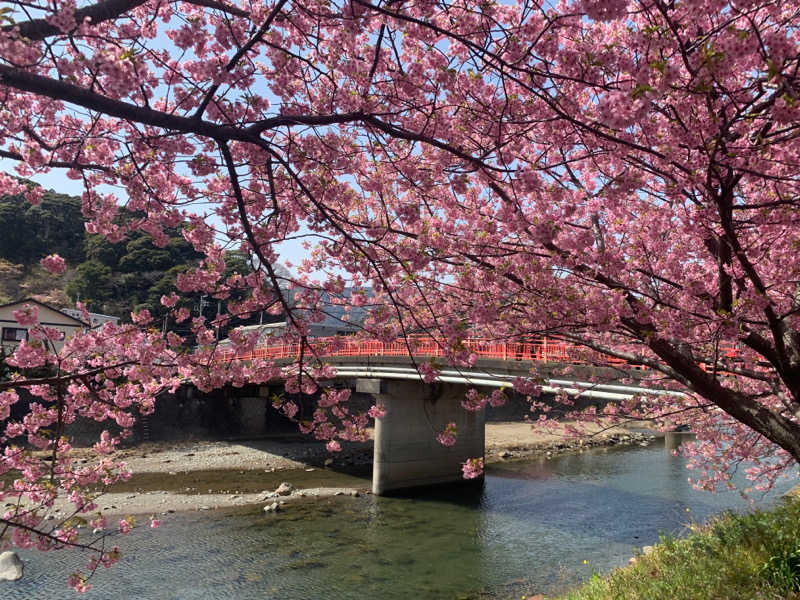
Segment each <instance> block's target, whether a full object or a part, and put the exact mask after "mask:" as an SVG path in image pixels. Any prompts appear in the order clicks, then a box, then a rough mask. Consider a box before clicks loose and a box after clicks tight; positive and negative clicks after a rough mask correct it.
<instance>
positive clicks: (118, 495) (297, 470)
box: [54, 422, 653, 517]
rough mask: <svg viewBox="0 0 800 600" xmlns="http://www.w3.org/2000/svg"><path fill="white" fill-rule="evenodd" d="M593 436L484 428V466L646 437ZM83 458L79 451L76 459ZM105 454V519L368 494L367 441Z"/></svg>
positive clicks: (191, 446)
mask: <svg viewBox="0 0 800 600" xmlns="http://www.w3.org/2000/svg"><path fill="white" fill-rule="evenodd" d="M566 426H567V425H566V424H565V425H563V426H562V427H566ZM594 433H595V434H596V435H595V436H594V437H591V438H588V439H583V440H567V439H565V438H564V437H563V435H561V434H559V433H558V432H556V433H545V432H542V431H536V430H533V429H532V428H531V425H530V424H528V423H519V422H510V423H508V422H491V423H487V424H486V461H487V463H493V462H504V461H509V460H519V459H526V458H531V457H534V456H544V457H548V458H550V457H553V456H556V455H558V454H563V453H569V452H583V451H585V450H587V449H589V448H592V447H598V446H615V445H628V444H640V445H647V444H649V443H650V442H651V441H652V439H653V436H652V435H648V434H644V433H641V432H640V431H633V430H629V429H625V428H621V427H617V428H613V429H609V430H607V431H605V430H602V429H601V428H600V427H599V426H598V427H596V428H595V429H594ZM79 452H80V451H79ZM88 457H89V454H88V452H86V458H85V459H84V460H88V459H89V458H88ZM112 457H113V458H114V459H115V460H122V461H125V463H126V464H127V465H128V467H129V468H130V469H131V471H132V472H133V475H132V477H131V478H130V479H129V480H128V481H126V482H122V483H119V484H117V485H115V486H113V487H111V488H110V489H109V490H108V491H106V492H105V493H104V494H103V495H102V496H101V497H100V498H99V499H98V502H97V503H98V505H99V507H100V510H101V512H103V514H106V515H108V516H117V515H125V514H164V513H170V512H176V511H192V510H213V509H218V508H230V507H236V506H244V505H248V504H259V503H261V504H265V506H271V505H272V504H273V503H274V502H279V503H284V504H285V503H290V502H296V501H303V500H304V499H308V498H312V497H319V496H331V495H356V494H369V493H370V492H369V489H370V486H371V462H372V442H371V441H370V442H364V443H358V444H344V445H343V449H342V451H341V452H338V453H330V452H327V451H326V450H325V446H324V444H322V443H320V442H317V441H309V440H308V438H304V437H301V436H299V435H290V436H283V437H281V438H272V439H258V440H238V441H181V442H175V443H144V444H140V445H138V446H135V447H131V448H124V449H121V450H119V451H117V452H116V453H114V455H113V456H112ZM284 482H286V483H289V484H291V485H292V486H294V488H296V491H295V492H294V493H293V494H289V495H285V496H281V497H280V498H277V499H276V498H275V497H274V496H273V493H274V491H275V490H276V489H277V488H278V487H279V486H280V485H281V484H282V483H284ZM279 506H280V504H279ZM67 508H68V507H67V506H66V505H57V506H56V510H57V511H58V512H57V513H55V514H54V516H55V517H58V516H60V515H63V514H64V511H65V510H67Z"/></svg>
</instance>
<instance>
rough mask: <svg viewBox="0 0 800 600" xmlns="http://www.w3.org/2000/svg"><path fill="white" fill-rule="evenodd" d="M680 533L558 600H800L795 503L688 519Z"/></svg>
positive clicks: (799, 512) (799, 508)
mask: <svg viewBox="0 0 800 600" xmlns="http://www.w3.org/2000/svg"><path fill="white" fill-rule="evenodd" d="M690 529H691V530H692V533H691V534H690V535H689V536H687V537H686V538H682V539H672V538H665V539H662V541H661V543H659V544H658V545H656V546H653V547H651V548H650V551H649V552H648V553H647V554H643V555H640V556H637V557H636V558H635V560H633V561H632V564H631V565H630V566H628V567H625V568H621V569H617V570H615V571H612V572H611V573H610V574H609V575H607V576H604V577H600V576H598V575H594V576H593V577H592V578H591V579H590V580H589V582H588V583H587V584H585V585H583V586H581V587H580V588H578V589H577V590H575V591H573V592H572V593H569V594H567V595H565V596H563V597H562V598H561V600H607V599H609V598H615V599H619V600H652V599H653V598H670V599H671V600H709V599H712V598H742V599H744V598H748V599H749V598H753V599H755V598H761V599H764V600H767V599H772V600H797V599H800V541H799V540H800V502H798V501H797V500H789V501H787V502H786V503H785V504H784V505H782V506H779V507H778V508H776V509H774V510H771V511H755V512H753V513H750V514H746V515H725V516H722V517H719V518H717V519H714V520H713V521H712V522H711V523H710V524H709V525H707V526H702V527H700V526H697V525H691V526H690Z"/></svg>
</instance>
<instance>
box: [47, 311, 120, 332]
mask: <svg viewBox="0 0 800 600" xmlns="http://www.w3.org/2000/svg"><path fill="white" fill-rule="evenodd" d="M61 312H63V313H66V314H68V315H70V316H71V317H75V318H76V319H80V318H82V317H83V311H80V310H78V309H77V308H62V309H61ZM89 319H90V320H91V325H92V329H94V328H95V327H100V326H101V325H103V324H104V323H113V324H114V325H119V317H112V316H111V315H101V314H100V313H93V312H90V313H89Z"/></svg>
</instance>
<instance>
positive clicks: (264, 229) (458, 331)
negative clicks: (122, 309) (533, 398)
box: [0, 0, 800, 587]
mask: <svg viewBox="0 0 800 600" xmlns="http://www.w3.org/2000/svg"><path fill="white" fill-rule="evenodd" d="M3 10H4V12H3V13H2V19H3V25H2V29H0V93H1V95H0V156H2V157H5V158H6V159H10V160H13V161H16V162H17V166H16V174H17V175H20V176H24V177H32V176H35V175H36V174H39V173H43V172H47V171H50V170H53V169H57V170H63V172H64V173H65V174H66V176H67V177H70V178H73V179H79V180H81V181H82V184H83V187H84V193H83V210H84V214H85V216H86V218H87V220H88V223H87V228H88V229H89V231H91V232H96V233H102V234H104V235H105V236H107V237H108V238H109V239H110V240H112V241H113V240H120V239H122V238H123V236H124V235H125V234H126V232H127V231H129V230H131V229H135V228H138V229H141V230H143V231H146V232H147V233H149V234H150V235H151V236H153V238H154V239H155V240H156V242H157V243H165V242H166V236H165V235H164V231H163V230H164V228H165V227H176V226H181V227H182V228H183V233H184V236H185V237H186V239H187V240H188V241H190V242H191V243H192V244H193V246H194V247H195V249H196V250H198V251H199V252H201V253H203V255H204V256H205V258H204V260H203V262H202V265H201V266H199V267H198V268H197V269H195V270H193V271H191V272H188V273H187V274H185V275H184V276H182V277H181V278H180V279H179V281H178V287H179V291H182V292H194V291H201V292H204V293H209V294H212V295H214V296H215V297H217V298H221V299H225V298H228V297H229V296H230V295H231V294H232V293H233V292H236V293H237V294H238V296H237V297H241V296H242V293H243V296H244V300H242V301H239V302H229V303H228V306H229V311H231V313H234V314H241V315H244V314H247V313H252V312H255V311H260V310H265V311H271V312H274V313H276V314H277V313H281V312H284V313H286V314H287V318H288V321H289V327H288V328H287V331H286V334H285V336H286V338H287V339H288V340H291V341H295V342H297V343H299V347H300V348H301V352H300V355H299V357H298V360H297V361H296V363H295V364H294V365H293V366H290V367H286V366H285V365H276V364H273V363H270V362H269V361H258V360H254V361H236V360H227V359H226V360H221V359H220V356H221V354H220V352H219V350H218V348H216V347H215V344H214V341H215V338H214V323H208V322H206V321H205V319H201V318H196V319H193V320H192V321H191V322H192V326H193V331H194V336H195V337H196V338H197V340H198V346H197V347H196V348H194V349H191V350H188V349H187V348H186V347H185V345H184V343H183V340H182V339H180V338H179V337H178V336H175V335H167V336H166V337H162V336H160V335H159V333H158V332H153V331H148V329H147V327H148V325H149V318H150V317H149V315H148V314H141V315H137V318H136V320H135V321H136V324H135V325H129V326H124V327H119V328H118V327H113V326H109V325H106V326H104V328H103V329H101V330H99V331H96V332H91V333H89V334H86V335H81V336H76V338H74V339H73V340H71V341H70V342H68V343H67V344H66V345H65V346H64V348H63V349H61V350H59V352H54V351H53V348H54V346H53V347H52V348H51V351H49V352H48V351H47V343H46V341H47V334H46V331H44V330H43V333H42V336H40V340H39V343H37V342H31V343H27V344H21V345H20V348H19V349H18V350H17V351H16V353H15V355H14V357H13V358H12V363H11V364H12V365H16V366H17V367H19V368H32V367H42V366H47V367H48V369H49V370H48V375H46V376H44V377H43V378H39V379H38V380H37V379H36V378H27V379H26V378H25V376H24V375H19V376H17V378H16V379H14V380H13V381H11V382H9V383H7V384H3V385H4V386H5V388H4V389H6V390H7V391H5V392H4V393H3V395H2V397H1V398H2V400H0V416H4V415H3V413H2V411H6V413H7V412H8V407H9V406H10V405H11V404H12V403H14V402H15V401H16V392H15V391H14V390H15V389H18V388H20V387H24V388H26V389H28V390H29V391H30V392H31V393H33V394H34V395H37V396H39V397H40V398H42V399H43V400H44V402H42V403H40V404H39V405H36V406H35V407H34V408H32V410H31V413H30V416H29V417H26V418H25V420H23V421H22V422H17V421H13V422H10V423H9V424H8V425H6V432H5V434H4V437H3V438H2V441H3V443H6V442H7V441H8V440H9V439H10V438H12V437H18V436H20V435H27V436H28V440H29V441H30V443H31V444H33V445H34V446H38V447H41V448H43V449H47V450H52V452H53V454H52V458H53V460H52V462H51V463H48V465H49V466H47V467H46V468H45V465H44V464H43V463H42V462H41V461H40V460H39V459H34V458H32V457H31V456H30V455H29V454H25V453H23V452H22V451H21V450H19V448H18V447H17V446H13V448H15V449H13V450H10V449H11V448H12V446H8V447H7V449H6V454H5V456H4V459H3V462H2V463H0V474H2V473H6V472H8V471H10V470H15V471H19V472H20V473H22V474H23V475H22V477H21V478H20V479H19V480H17V481H18V482H19V483H14V484H13V487H12V488H7V489H3V490H2V491H0V498H2V497H5V498H8V497H20V498H22V497H25V498H28V499H29V500H30V502H33V503H34V504H35V505H36V506H41V507H46V506H49V504H48V503H49V502H51V498H52V497H54V496H55V495H56V494H65V493H66V494H74V498H73V499H74V500H75V506H76V510H77V511H78V512H86V511H87V510H90V507H91V498H90V497H88V496H85V495H84V494H85V492H84V491H81V490H85V489H86V486H87V485H88V484H89V483H91V482H94V481H96V480H97V478H100V477H111V478H112V479H113V477H116V476H117V475H104V473H105V471H104V469H106V468H107V467H108V468H110V466H108V465H105V463H103V462H102V461H100V462H98V463H97V466H96V467H94V468H93V470H92V471H91V473H88V474H86V475H83V474H81V473H79V471H78V470H76V467H75V465H74V464H73V463H71V462H70V459H69V454H68V453H67V452H66V449H67V447H66V444H67V442H65V441H62V440H61V439H60V437H59V436H58V435H56V436H53V435H51V434H48V436H43V435H39V434H38V433H37V432H38V431H39V430H40V429H41V428H43V427H46V428H52V426H53V424H55V425H56V428H55V429H56V433H58V428H59V427H60V424H62V423H65V422H68V420H69V419H73V418H75V416H76V415H83V416H91V417H95V418H98V419H106V418H113V419H115V420H116V421H117V423H119V424H120V425H122V426H123V427H124V426H126V423H127V422H128V418H129V415H130V413H131V411H132V410H133V409H134V408H135V409H137V410H143V411H146V410H148V409H149V407H151V406H152V398H153V395H154V393H156V392H157V391H158V390H162V389H169V388H171V387H174V386H175V385H177V384H178V382H180V381H183V380H185V379H189V380H191V381H193V382H195V384H196V385H198V386H200V387H202V388H213V387H219V386H222V385H228V384H233V385H237V384H241V383H242V382H244V381H268V380H270V379H273V378H279V377H283V378H286V379H287V389H289V390H301V391H304V392H311V391H313V390H314V389H315V387H316V384H315V381H316V380H317V379H319V377H320V376H321V375H324V374H326V373H329V369H330V367H326V366H325V365H324V362H323V361H320V360H317V358H318V354H319V349H318V348H317V347H316V346H315V342H314V340H313V339H310V338H309V337H308V327H309V324H310V323H311V322H313V321H314V320H318V319H320V318H321V317H322V314H321V313H322V311H324V303H322V302H321V299H322V298H334V299H338V301H340V302H342V303H343V304H346V305H348V306H363V305H364V304H373V305H375V308H374V309H373V310H371V311H370V316H369V318H368V319H367V321H366V322H365V323H364V330H365V331H364V335H368V336H372V337H378V338H380V339H385V340H394V339H398V338H403V339H408V334H409V333H411V332H417V331H428V332H432V333H433V334H435V335H436V336H437V339H439V340H441V343H442V345H443V347H444V348H445V349H446V350H447V358H448V361H449V362H450V363H452V364H453V365H456V366H464V365H468V364H470V362H471V361H473V360H474V356H470V353H469V352H468V351H467V350H466V346H465V345H464V344H463V340H464V339H465V338H466V337H467V336H468V335H471V334H472V333H477V334H479V335H483V336H487V337H492V338H496V339H522V338H525V337H526V336H532V335H540V334H548V335H556V336H560V337H561V338H563V339H566V340H569V341H571V342H573V343H576V344H581V345H583V346H585V347H586V348H587V349H589V350H591V351H594V352H600V353H603V354H605V355H608V356H612V357H617V358H620V359H625V360H627V361H630V362H632V363H636V364H638V365H643V366H646V367H648V368H649V369H650V372H651V373H652V374H653V377H664V378H666V379H667V380H668V381H669V382H672V383H671V385H673V386H674V387H675V388H676V389H680V390H683V391H685V392H686V393H685V395H684V396H670V397H668V398H659V399H657V400H655V401H654V400H647V399H645V400H644V401H642V402H638V401H637V402H631V403H626V404H625V405H623V406H609V407H607V408H606V411H605V412H606V413H607V414H608V415H612V416H613V413H619V414H623V413H624V414H636V415H638V416H645V417H650V418H657V419H659V420H660V421H661V422H662V423H664V422H668V421H669V420H670V419H672V420H673V421H674V422H676V423H687V422H688V423H691V424H692V426H693V427H694V429H695V430H696V432H697V434H698V442H697V444H695V445H694V446H693V449H692V450H691V452H692V454H693V457H692V460H693V461H694V462H695V464H696V466H699V467H703V468H705V469H707V470H708V473H709V475H708V476H707V477H706V478H704V479H703V482H704V483H705V484H706V485H708V486H713V485H715V484H717V483H721V482H724V481H725V479H726V477H727V475H726V474H725V473H726V471H725V467H727V466H729V465H731V464H737V463H739V462H748V463H750V464H751V465H752V466H751V469H752V471H751V472H750V474H751V475H752V476H753V477H754V478H757V479H759V480H760V481H761V482H766V483H767V484H769V482H770V481H772V478H773V477H774V476H775V475H776V474H777V473H778V472H779V471H780V470H781V469H782V468H784V467H786V466H791V465H794V464H795V463H796V461H797V460H798V459H800V424H799V423H798V410H800V333H799V332H798V318H800V317H799V316H798V306H799V304H798V303H800V287H798V284H800V266H799V263H798V261H796V260H795V255H796V253H797V251H798V248H800V227H798V223H797V218H798V213H797V209H798V204H797V202H798V187H799V186H800V181H798V158H797V157H798V155H799V153H798V150H800V142H799V141H798V140H799V139H800V138H798V132H799V131H800V130H799V129H798V122H799V120H800V103H798V94H799V93H800V83H798V67H800V61H799V58H800V55H799V54H798V51H799V50H800V31H798V25H800V15H798V11H800V8H798V7H797V6H796V4H795V3H792V2H776V1H774V0H741V1H715V0H670V1H664V0H631V1H630V2H628V1H622V0H562V1H560V2H557V3H556V2H553V3H549V2H543V3H537V2H535V1H527V0H518V1H517V2H509V3H498V2H493V1H483V0H482V1H480V2H478V1H475V2H471V1H447V0H440V1H435V2H434V1H424V0H416V1H412V0H409V1H404V0H391V1H385V2H382V1H378V2H375V1H370V0H343V1H331V2H326V1H324V0H296V1H291V2H289V1H288V0H277V1H268V2H264V1H261V0H242V1H240V2H229V1H228V0H188V1H181V2H177V1H169V0H100V1H99V2H92V1H91V0H90V1H89V2H80V3H77V2H76V1H75V0H34V1H26V2H21V1H16V0H13V1H10V2H7V3H6V8H4V9H3ZM0 185H2V190H3V192H4V193H9V194H11V193H25V194H27V196H28V198H29V200H30V201H32V202H36V200H37V197H38V195H40V193H41V192H40V191H39V190H38V189H37V188H31V189H28V188H26V187H25V186H23V185H22V184H20V183H19V182H18V180H17V179H14V178H12V177H10V176H3V177H2V179H1V180H0ZM122 205H124V206H125V207H126V209H128V210H129V211H131V212H132V213H133V214H135V215H137V218H135V219H127V220H125V222H124V223H123V222H122V221H120V220H118V219H116V218H115V217H116V215H117V214H118V211H119V210H120V206H122ZM292 239H295V240H296V239H304V240H305V241H306V242H307V247H308V256H307V258H306V259H305V260H303V262H302V263H301V264H300V265H294V267H295V269H296V271H295V272H296V276H293V277H291V278H289V279H291V281H286V279H287V278H286V277H285V276H282V275H280V274H278V273H277V272H276V271H275V268H274V267H273V266H272V265H274V264H276V263H278V262H279V260H280V247H281V243H283V242H285V241H286V240H292ZM228 248H234V249H237V250H241V251H243V252H245V253H246V254H247V255H248V256H250V257H251V260H252V263H253V266H254V271H253V272H252V273H250V274H248V275H246V276H241V275H233V276H229V277H224V276H223V273H224V271H225V269H224V266H225V250H226V249H228ZM48 261H49V264H52V265H53V266H55V265H56V264H57V263H56V262H54V259H53V258H49V259H48ZM319 273H323V274H325V275H323V276H320V275H319ZM346 286H349V287H351V288H352V290H353V291H352V293H348V294H344V290H345V287H346ZM367 287H370V288H372V290H373V292H372V295H370V294H367V293H366V290H367ZM289 289H291V298H290V295H289V292H288V291H287V290H289ZM163 302H164V303H165V305H166V306H168V307H175V306H176V302H177V296H175V295H173V296H170V297H165V298H164V299H163ZM174 316H175V318H177V319H181V320H187V319H188V318H189V315H188V312H187V311H186V310H185V309H175V315H174ZM23 318H26V317H25V316H23ZM227 318H229V315H222V316H221V317H219V319H221V320H223V321H224V320H225V319H227ZM232 344H233V346H234V349H236V350H237V351H239V350H241V351H246V350H247V349H249V348H252V347H253V345H254V344H255V340H254V339H252V338H248V337H246V336H244V335H241V334H240V335H237V334H233V336H232ZM420 369H421V371H423V372H424V374H425V376H426V377H433V376H435V367H433V366H430V365H427V366H426V365H422V364H421V365H420ZM662 385H663V384H662ZM517 388H518V391H520V392H522V393H535V391H536V381H535V378H532V379H531V380H530V381H520V382H519V384H518V385H517ZM345 401H346V393H340V392H335V393H334V392H327V393H326V394H325V395H324V396H323V397H322V401H321V402H320V406H319V409H318V411H317V412H316V413H315V414H314V417H313V421H307V422H304V423H302V424H301V425H302V427H303V428H304V430H306V431H309V432H313V433H314V434H315V435H317V436H318V437H320V438H321V439H326V440H328V441H329V442H330V444H329V447H330V448H331V449H334V450H335V449H336V447H338V442H337V441H336V440H337V439H359V438H360V437H362V436H363V435H364V426H365V424H366V419H367V416H366V415H356V414H351V413H350V412H349V411H348V409H347V405H346V402H345ZM487 401H488V399H485V398H482V397H481V396H480V395H479V394H477V393H472V394H471V396H469V397H468V398H466V399H465V405H466V406H467V407H469V408H480V407H481V406H483V405H484V404H485V403H486V402H487ZM32 406H33V405H32ZM283 409H284V411H285V412H287V414H290V415H294V414H295V413H296V411H297V407H296V406H293V405H292V404H291V403H286V404H284V405H283ZM379 412H380V409H379V408H378V407H376V408H375V409H374V410H373V411H372V416H374V415H375V414H378V413H379ZM5 416H7V414H6V415H5ZM9 427H11V428H12V429H11V431H9V429H8V428H9ZM447 433H448V436H447V441H450V438H451V437H452V436H453V435H455V433H456V432H454V431H452V432H447ZM110 445H113V440H111V439H106V440H105V441H103V440H101V442H100V447H99V448H98V450H99V451H105V450H107V449H108V447H109V446H110ZM62 456H63V457H64V459H63V461H62V460H61V458H60V457H62ZM37 461H38V462H37ZM481 468H482V465H481V462H480V461H478V460H475V461H473V462H471V463H469V464H466V465H465V467H464V472H465V475H466V476H468V477H474V476H477V475H478V474H479V473H480V469H481ZM113 472H114V473H117V471H113ZM47 473H49V479H48V477H45V475H46V474H47ZM45 480H47V481H49V482H50V486H49V487H48V486H47V485H46V484H45V483H42V482H43V481H45ZM43 490H46V492H45V491H43ZM26 506H27V505H26ZM26 510H28V509H26ZM26 510H17V511H16V512H15V511H14V510H12V511H10V512H9V513H7V514H6V515H5V516H4V517H3V520H2V523H3V524H4V526H6V527H16V528H17V529H16V531H18V532H20V531H21V532H22V533H18V534H16V535H17V538H15V543H20V544H26V543H38V544H40V545H42V546H47V545H48V544H51V543H52V544H54V545H59V544H61V545H63V544H68V543H70V542H71V541H73V538H72V537H71V535H72V534H71V533H70V531H69V530H68V529H67V530H58V531H50V532H48V531H47V530H46V529H45V528H43V526H42V523H43V522H42V520H41V519H42V511H41V510H39V511H33V510H28V512H26ZM26 536H27V537H26ZM37 536H38V537H37ZM100 556H101V558H105V559H106V560H108V558H107V557H108V556H109V555H108V553H105V551H102V550H101V551H100ZM112 556H116V555H112ZM96 564H97V563H96V562H95V563H93V565H92V566H96ZM76 577H77V579H76V580H75V581H76V582H77V585H78V586H79V587H80V586H81V585H85V582H84V580H83V579H81V577H80V576H76Z"/></svg>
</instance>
